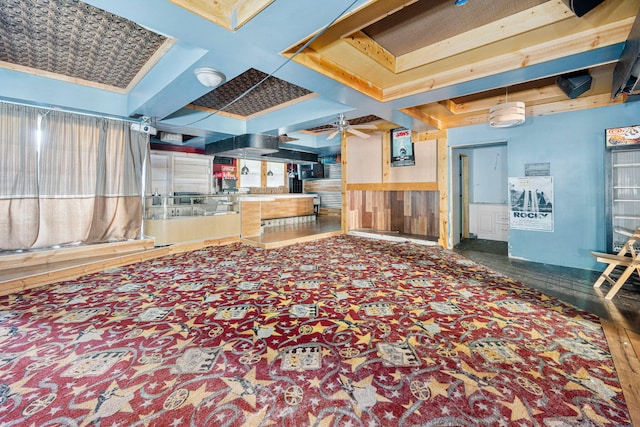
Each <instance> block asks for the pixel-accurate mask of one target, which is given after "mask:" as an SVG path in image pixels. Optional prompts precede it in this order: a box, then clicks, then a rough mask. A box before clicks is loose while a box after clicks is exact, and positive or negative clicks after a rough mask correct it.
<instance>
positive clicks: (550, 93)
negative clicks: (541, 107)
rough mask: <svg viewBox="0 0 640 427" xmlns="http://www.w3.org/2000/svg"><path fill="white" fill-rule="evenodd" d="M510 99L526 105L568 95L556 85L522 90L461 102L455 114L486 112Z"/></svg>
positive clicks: (457, 104)
mask: <svg viewBox="0 0 640 427" xmlns="http://www.w3.org/2000/svg"><path fill="white" fill-rule="evenodd" d="M507 97H508V98H509V99H511V100H513V101H522V102H524V103H525V104H526V103H530V102H535V101H537V102H539V103H545V101H544V100H545V99H552V100H554V101H556V100H558V98H562V99H566V97H567V95H566V94H565V93H564V92H563V91H562V89H560V88H559V87H558V86H556V85H548V86H544V87H540V88H535V89H529V90H522V91H518V92H513V93H509V94H508V96H507V95H506V92H505V94H504V95H498V96H491V97H488V98H483V99H479V100H477V101H470V102H460V103H453V102H452V103H453V104H455V111H452V112H453V113H454V114H465V113H474V112H477V111H483V110H484V111H486V110H488V109H489V108H491V107H492V106H493V105H496V104H498V103H500V102H504V100H505V98H507Z"/></svg>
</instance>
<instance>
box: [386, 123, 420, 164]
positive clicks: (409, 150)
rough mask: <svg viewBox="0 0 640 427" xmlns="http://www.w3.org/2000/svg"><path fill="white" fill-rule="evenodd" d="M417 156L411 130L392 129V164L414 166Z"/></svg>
mask: <svg viewBox="0 0 640 427" xmlns="http://www.w3.org/2000/svg"><path fill="white" fill-rule="evenodd" d="M415 164H416V158H415V156H414V154H413V142H411V130H409V129H405V128H399V129H392V130H391V166H393V167H398V166H414V165H415Z"/></svg>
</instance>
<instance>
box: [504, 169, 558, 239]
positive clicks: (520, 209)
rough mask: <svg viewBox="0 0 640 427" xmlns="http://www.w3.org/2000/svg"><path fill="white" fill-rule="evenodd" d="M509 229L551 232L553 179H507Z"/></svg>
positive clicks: (540, 177) (547, 177) (533, 177)
mask: <svg viewBox="0 0 640 427" xmlns="http://www.w3.org/2000/svg"><path fill="white" fill-rule="evenodd" d="M509 228H511V229H515V230H532V231H553V179H552V177H550V176H530V177H525V178H517V177H510V178H509Z"/></svg>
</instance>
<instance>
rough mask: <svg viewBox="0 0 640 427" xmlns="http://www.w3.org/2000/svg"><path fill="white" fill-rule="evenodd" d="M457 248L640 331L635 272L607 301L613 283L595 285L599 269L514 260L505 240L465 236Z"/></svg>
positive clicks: (638, 284)
mask: <svg viewBox="0 0 640 427" xmlns="http://www.w3.org/2000/svg"><path fill="white" fill-rule="evenodd" d="M454 251H455V252H457V253H459V254H461V255H463V256H465V257H467V258H469V259H471V260H473V261H475V262H477V263H479V264H482V265H485V266H487V267H489V268H491V269H493V270H495V271H498V272H500V273H503V274H504V275H506V276H508V277H510V278H512V279H514V280H517V281H519V282H521V283H522V284H524V285H526V286H528V287H531V288H534V289H538V290H539V291H541V292H543V293H545V294H546V295H549V296H553V297H555V298H558V299H559V300H561V301H563V302H566V303H569V304H572V305H574V306H575V307H577V308H580V309H582V310H585V311H588V312H590V313H593V314H596V315H597V316H600V317H602V318H605V319H608V320H611V321H613V322H615V323H616V324H618V325H620V326H623V327H625V328H626V329H630V330H632V331H634V332H637V333H640V280H638V279H639V278H638V275H637V274H635V273H634V277H633V278H632V280H631V281H630V283H628V284H626V285H624V286H623V287H622V289H620V290H619V291H618V293H617V294H616V295H615V296H614V297H613V299H612V300H606V299H605V298H604V296H605V295H606V294H607V292H608V290H609V289H610V286H609V285H608V284H607V283H605V284H603V285H602V287H601V288H599V289H598V288H594V287H593V283H594V282H595V281H596V279H597V278H598V276H599V275H600V271H592V270H581V269H577V268H568V267H559V266H555V265H549V264H542V263H536V262H529V261H522V260H517V259H512V258H509V257H508V253H507V243H506V242H496V241H492V240H482V239H466V240H463V241H462V242H460V244H459V245H457V246H456V247H455V248H454ZM603 270H604V266H603ZM618 274H619V273H618Z"/></svg>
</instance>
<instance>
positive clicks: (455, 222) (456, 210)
mask: <svg viewBox="0 0 640 427" xmlns="http://www.w3.org/2000/svg"><path fill="white" fill-rule="evenodd" d="M493 145H504V146H506V147H507V153H508V146H509V145H508V140H506V139H505V140H497V141H487V142H486V143H479V144H469V145H456V146H450V147H449V156H450V157H449V167H450V169H449V170H450V175H449V189H450V190H451V191H450V192H449V194H450V197H449V221H450V222H449V223H450V224H452V227H450V229H449V239H450V240H449V242H450V243H451V247H452V248H453V247H455V246H456V245H457V244H458V243H460V241H461V236H462V234H463V231H462V218H461V210H462V206H461V205H462V204H463V202H462V198H463V196H462V189H461V185H462V184H461V179H460V174H461V168H460V161H459V160H456V159H459V157H460V156H461V155H466V156H467V157H472V156H469V155H468V154H467V153H465V152H466V151H473V149H474V148H486V147H490V146H493ZM471 163H472V162H471V161H470V162H469V164H468V165H467V166H468V167H469V170H470V169H471V167H473V165H472V164H471ZM508 174H509V173H508V171H507V179H508ZM470 190H471V189H470V188H469V183H467V191H466V193H467V198H468V197H469V194H470ZM468 209H469V201H468V202H467V218H469V210H468ZM467 233H468V234H469V235H470V232H469V231H468V230H467Z"/></svg>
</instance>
